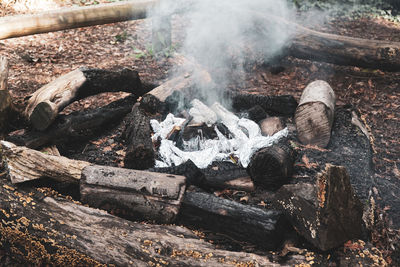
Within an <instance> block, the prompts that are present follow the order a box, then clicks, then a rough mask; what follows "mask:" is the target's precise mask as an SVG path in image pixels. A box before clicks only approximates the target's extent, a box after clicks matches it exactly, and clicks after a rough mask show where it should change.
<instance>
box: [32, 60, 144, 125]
mask: <svg viewBox="0 0 400 267" xmlns="http://www.w3.org/2000/svg"><path fill="white" fill-rule="evenodd" d="M117 91H125V92H129V93H133V94H135V95H137V96H138V95H142V94H144V93H145V91H144V90H143V88H142V84H141V82H140V79H139V75H138V73H137V72H136V71H134V70H131V69H127V68H124V69H121V70H118V71H109V70H101V69H88V68H79V69H76V70H74V71H71V72H69V73H67V74H65V75H62V76H60V77H58V78H57V79H56V80H54V81H52V82H51V83H49V84H47V85H45V86H43V87H42V88H40V89H39V90H37V91H36V92H35V93H34V94H33V95H32V97H31V98H30V99H29V101H28V105H27V107H26V110H25V115H26V117H27V118H28V119H29V121H30V122H31V123H32V125H33V126H34V127H35V128H36V129H38V130H45V129H46V128H47V127H49V126H50V124H51V123H52V122H53V121H54V120H55V118H56V116H57V115H58V112H60V111H61V110H62V109H64V108H65V107H66V106H67V105H69V104H70V103H72V102H74V101H76V100H79V99H82V98H85V97H88V96H91V95H96V94H100V93H103V92H117Z"/></svg>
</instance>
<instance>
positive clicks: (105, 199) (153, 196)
mask: <svg viewBox="0 0 400 267" xmlns="http://www.w3.org/2000/svg"><path fill="white" fill-rule="evenodd" d="M185 180H186V179H185V177H184V176H179V175H171V174H164V173H156V172H148V171H138V170H128V169H122V168H115V167H107V166H98V165H95V166H87V167H85V168H84V169H83V170H82V178H81V182H80V193H81V201H82V202H84V203H87V204H89V206H91V207H94V208H100V209H103V210H107V211H109V212H112V214H115V215H119V216H121V217H124V218H129V219H136V220H137V219H140V220H150V221H156V222H158V223H172V222H173V221H174V220H175V218H176V215H177V214H178V212H179V208H180V205H181V201H182V197H183V194H184V193H185V189H186V181H185Z"/></svg>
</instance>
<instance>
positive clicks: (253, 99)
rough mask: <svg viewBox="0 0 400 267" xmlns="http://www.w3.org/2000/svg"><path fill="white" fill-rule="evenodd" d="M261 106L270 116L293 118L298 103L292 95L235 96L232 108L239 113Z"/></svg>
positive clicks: (233, 96)
mask: <svg viewBox="0 0 400 267" xmlns="http://www.w3.org/2000/svg"><path fill="white" fill-rule="evenodd" d="M256 105H258V106H260V107H261V108H262V109H263V110H265V112H267V113H268V115H273V116H293V114H294V112H295V111H296V107H297V101H296V100H295V99H294V97H293V96H291V95H281V96H266V95H254V94H233V95H232V107H233V108H234V109H236V110H238V111H242V110H248V109H250V108H252V107H254V106H256Z"/></svg>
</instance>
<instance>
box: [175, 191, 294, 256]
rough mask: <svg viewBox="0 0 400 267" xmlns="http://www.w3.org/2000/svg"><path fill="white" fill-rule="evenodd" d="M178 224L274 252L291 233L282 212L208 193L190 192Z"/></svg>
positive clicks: (185, 198) (183, 204) (186, 196)
mask: <svg viewBox="0 0 400 267" xmlns="http://www.w3.org/2000/svg"><path fill="white" fill-rule="evenodd" d="M178 222H180V223H182V224H184V225H190V226H197V227H202V228H205V229H209V230H212V231H214V232H217V233H223V234H227V235H229V236H231V237H233V238H237V239H240V240H245V241H250V242H251V243H253V244H258V245H260V246H262V247H264V248H266V249H271V250H273V249H276V248H277V247H278V246H279V245H280V244H281V242H282V239H283V236H284V232H285V231H287V229H288V223H287V222H286V220H285V218H284V216H282V214H281V213H280V212H278V211H274V210H263V209H260V208H257V207H252V206H249V205H244V204H240V203H238V202H235V201H232V200H228V199H223V198H220V197H217V196H215V195H214V194H209V193H204V192H186V194H185V196H184V199H183V203H182V207H181V211H180V213H179V220H178Z"/></svg>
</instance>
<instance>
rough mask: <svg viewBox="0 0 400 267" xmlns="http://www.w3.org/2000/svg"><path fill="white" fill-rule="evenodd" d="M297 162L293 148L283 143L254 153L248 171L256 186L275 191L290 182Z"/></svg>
mask: <svg viewBox="0 0 400 267" xmlns="http://www.w3.org/2000/svg"><path fill="white" fill-rule="evenodd" d="M295 160H296V154H295V151H294V150H293V148H292V147H291V146H290V145H289V144H288V142H286V141H282V142H280V143H278V144H274V145H272V146H270V147H265V148H262V149H260V150H258V151H257V152H256V153H254V155H253V156H252V157H251V160H250V163H249V166H247V171H248V173H249V174H250V177H251V179H252V180H253V181H254V184H255V185H256V186H261V187H263V188H266V189H269V190H275V189H278V188H279V187H280V186H282V185H283V184H285V183H287V182H288V180H289V178H290V177H291V176H292V174H293V165H294V162H295Z"/></svg>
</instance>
